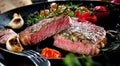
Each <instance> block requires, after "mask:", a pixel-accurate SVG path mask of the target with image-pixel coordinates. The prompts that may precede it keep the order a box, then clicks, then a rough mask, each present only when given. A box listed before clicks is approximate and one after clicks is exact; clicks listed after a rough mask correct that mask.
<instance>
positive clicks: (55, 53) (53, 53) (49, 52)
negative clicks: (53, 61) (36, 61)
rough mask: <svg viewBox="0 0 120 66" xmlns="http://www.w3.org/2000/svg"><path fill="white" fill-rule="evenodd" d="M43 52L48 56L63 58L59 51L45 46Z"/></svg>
mask: <svg viewBox="0 0 120 66" xmlns="http://www.w3.org/2000/svg"><path fill="white" fill-rule="evenodd" d="M41 54H42V55H43V56H44V57H46V58H61V57H62V55H61V53H60V52H59V51H57V50H55V49H51V48H47V47H46V48H44V49H43V50H42V52H41Z"/></svg>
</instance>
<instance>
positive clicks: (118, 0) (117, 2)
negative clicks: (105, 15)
mask: <svg viewBox="0 0 120 66" xmlns="http://www.w3.org/2000/svg"><path fill="white" fill-rule="evenodd" d="M111 3H116V4H120V0H112V1H111Z"/></svg>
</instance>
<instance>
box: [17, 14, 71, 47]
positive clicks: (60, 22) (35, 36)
mask: <svg viewBox="0 0 120 66" xmlns="http://www.w3.org/2000/svg"><path fill="white" fill-rule="evenodd" d="M69 18H70V17H69V16H59V17H53V18H48V19H43V20H41V21H39V22H38V23H37V24H34V25H32V26H30V27H27V28H26V29H25V30H24V31H22V32H20V33H19V38H20V40H21V42H22V44H23V45H34V44H37V43H39V42H40V41H42V40H44V39H46V38H47V37H50V36H52V35H54V34H56V33H58V32H61V31H62V30H65V29H66V28H68V27H69V26H70V24H69V20H70V19H69Z"/></svg>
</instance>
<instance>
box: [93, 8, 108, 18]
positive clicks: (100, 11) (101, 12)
mask: <svg viewBox="0 0 120 66" xmlns="http://www.w3.org/2000/svg"><path fill="white" fill-rule="evenodd" d="M93 13H94V14H95V15H96V16H97V17H98V18H101V17H107V16H108V15H109V13H110V12H109V11H108V9H107V8H106V7H105V6H95V7H94V8H93Z"/></svg>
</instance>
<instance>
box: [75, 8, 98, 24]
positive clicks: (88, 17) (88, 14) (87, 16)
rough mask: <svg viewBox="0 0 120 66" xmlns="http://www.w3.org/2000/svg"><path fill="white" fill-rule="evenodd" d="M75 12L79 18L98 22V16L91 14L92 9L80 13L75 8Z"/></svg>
mask: <svg viewBox="0 0 120 66" xmlns="http://www.w3.org/2000/svg"><path fill="white" fill-rule="evenodd" d="M75 14H76V16H77V17H78V18H79V20H80V21H81V20H88V21H91V22H93V23H96V22H97V17H96V16H95V15H94V14H91V12H90V11H84V12H82V13H80V12H79V11H78V10H75Z"/></svg>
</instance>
